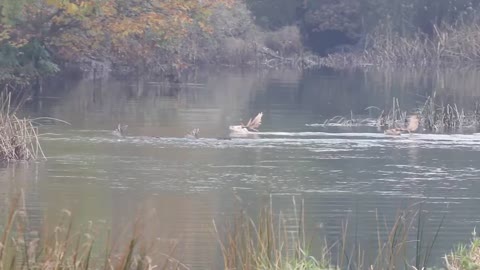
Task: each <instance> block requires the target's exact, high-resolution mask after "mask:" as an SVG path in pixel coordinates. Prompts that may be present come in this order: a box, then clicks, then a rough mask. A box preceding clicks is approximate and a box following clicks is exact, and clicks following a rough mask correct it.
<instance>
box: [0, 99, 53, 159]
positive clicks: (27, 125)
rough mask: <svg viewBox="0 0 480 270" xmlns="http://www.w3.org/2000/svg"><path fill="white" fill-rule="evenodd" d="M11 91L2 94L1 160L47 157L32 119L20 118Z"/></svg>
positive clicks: (0, 125) (0, 103) (0, 124)
mask: <svg viewBox="0 0 480 270" xmlns="http://www.w3.org/2000/svg"><path fill="white" fill-rule="evenodd" d="M11 101H12V96H11V93H8V94H5V93H2V94H0V161H7V162H8V161H16V160H36V159H45V154H44V153H43V150H42V147H41V146H40V142H39V139H38V130H37V128H36V127H34V125H33V124H32V120H30V119H27V118H22V119H20V118H18V117H17V116H16V112H17V110H18V108H19V106H20V105H19V106H17V107H16V108H12V107H11V104H12V102H11Z"/></svg>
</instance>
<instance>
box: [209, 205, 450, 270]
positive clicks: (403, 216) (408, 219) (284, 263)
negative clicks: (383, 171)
mask: <svg viewBox="0 0 480 270" xmlns="http://www.w3.org/2000/svg"><path fill="white" fill-rule="evenodd" d="M294 204H295V202H294ZM294 207H295V206H294ZM301 209H302V210H301V211H302V213H301V214H300V215H299V216H297V217H294V218H295V220H296V224H295V226H293V225H292V224H291V222H290V223H289V221H291V219H288V218H286V217H285V216H284V215H282V214H278V215H275V214H274V213H273V211H272V207H271V205H270V206H267V207H265V208H263V210H262V211H261V212H260V214H259V216H258V217H257V218H249V217H248V216H247V215H246V214H245V213H244V212H243V211H242V212H240V213H239V214H237V215H236V216H235V218H234V222H232V223H229V224H227V225H226V226H225V228H223V230H222V229H220V228H218V226H217V224H216V223H214V225H215V231H216V232H217V237H218V241H219V244H220V247H221V252H222V255H223V262H224V268H225V269H279V270H280V269H355V270H363V269H365V270H367V269H369V270H393V269H427V268H428V267H431V265H432V262H431V252H432V250H433V247H434V245H435V243H436V241H437V239H438V237H439V235H440V230H441V228H442V226H443V222H444V218H445V216H444V217H443V218H442V219H441V221H440V222H439V224H438V226H437V228H436V229H435V230H434V231H433V232H431V231H428V232H427V231H426V229H425V222H426V217H425V214H424V213H423V212H422V209H421V207H420V208H419V209H416V208H414V207H412V208H409V209H406V210H404V211H399V212H398V214H397V217H396V218H395V220H394V222H393V223H392V224H391V225H388V224H387V222H386V221H383V222H382V221H381V220H380V217H378V215H377V222H378V225H377V226H378V234H377V241H378V242H377V250H376V251H372V250H367V249H364V248H362V247H361V246H360V245H359V244H358V243H351V239H349V235H351V234H350V232H349V228H348V227H349V226H348V222H344V223H343V224H342V234H341V236H340V239H338V240H336V241H334V242H333V243H327V241H326V240H325V241H324V242H325V244H324V245H323V248H322V249H321V250H320V251H317V252H316V253H311V252H312V251H311V250H310V249H309V243H311V241H309V239H308V238H307V236H306V230H305V228H304V218H303V217H304V213H303V204H302V208H301ZM383 230H386V231H387V235H386V236H382V233H380V232H381V231H383ZM427 235H428V236H427ZM367 251H368V253H369V254H375V256H374V259H373V261H369V262H367V261H366V260H365V254H366V253H367Z"/></svg>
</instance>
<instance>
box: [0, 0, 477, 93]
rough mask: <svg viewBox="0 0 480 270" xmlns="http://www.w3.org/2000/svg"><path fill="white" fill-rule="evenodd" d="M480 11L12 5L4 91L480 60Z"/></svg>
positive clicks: (2, 49)
mask: <svg viewBox="0 0 480 270" xmlns="http://www.w3.org/2000/svg"><path fill="white" fill-rule="evenodd" d="M478 8H479V7H478V3H477V2H476V1H467V0H455V1H450V0H438V1H434V2H432V1H426V0H395V1H384V0H366V1H359V0H354V1H346V0H341V1H333V2H332V1H295V2H293V1H284V0H279V1H268V0H266V1H256V2H255V1H249V0H246V1H243V0H221V1H212V0H205V1H196V0H188V1H178V0H168V1H156V0H154V1H121V0H80V1H63V0H39V1H33V0H15V1H14V0H3V1H0V21H1V26H0V86H1V89H2V90H3V89H9V90H11V89H18V88H22V87H33V88H41V86H42V81H43V79H44V78H45V77H46V76H49V75H52V74H56V73H57V72H58V71H60V70H67V69H68V70H72V71H73V72H77V73H83V72H86V71H87V72H93V73H95V75H100V76H101V75H102V74H105V73H108V72H115V73H120V74H130V75H135V76H143V75H148V74H152V73H153V74H164V75H166V76H174V77H178V73H179V72H181V71H182V70H184V69H186V68H188V67H192V66H201V65H216V66H219V65H227V66H257V67H267V68H279V67H284V66H290V67H295V68H312V67H318V66H329V67H335V68H351V67H365V66H372V65H373V66H408V67H412V66H439V65H464V64H465V63H471V64H474V63H476V62H478V60H479V58H480V49H479V47H478V46H477V44H479V42H478V39H479V38H478V36H479V35H478V32H479V31H478V30H479V22H478V16H477V10H478ZM320 55H321V56H320Z"/></svg>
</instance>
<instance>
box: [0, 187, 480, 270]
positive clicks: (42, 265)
mask: <svg viewBox="0 0 480 270" xmlns="http://www.w3.org/2000/svg"><path fill="white" fill-rule="evenodd" d="M293 204H294V209H298V210H294V211H293V213H290V215H293V216H288V215H284V214H282V213H274V212H273V211H272V208H271V206H269V205H267V206H265V207H263V208H262V209H261V210H260V212H259V213H258V215H255V216H250V215H248V214H246V213H245V211H244V210H243V209H241V208H239V209H237V210H235V212H234V213H232V216H231V217H228V218H227V219H226V220H224V221H221V222H220V221H218V220H214V221H213V223H212V226H211V232H212V238H211V240H212V243H213V242H216V243H217V247H218V250H219V252H220V253H219V254H218V256H220V258H222V261H223V267H222V268H221V269H272V270H273V269H275V270H277V269H278V270H280V269H282V270H283V269H285V270H286V269H289V270H293V269H295V270H296V269H298V270H300V269H304V270H309V269H311V270H327V269H328V270H329V269H332V270H333V269H355V270H361V269H370V270H376V269H378V270H380V269H392V270H393V269H412V270H413V269H447V270H460V269H464V270H469V269H478V268H479V267H480V260H479V259H478V258H479V257H480V248H479V247H480V240H479V239H478V238H477V236H476V234H474V235H473V238H472V242H471V243H469V244H461V245H457V246H452V247H451V248H452V251H451V252H450V253H448V254H445V256H444V257H443V258H441V259H442V260H443V264H442V265H434V264H433V263H432V262H431V261H432V259H440V258H432V257H431V251H432V249H433V248H434V247H435V244H436V239H437V238H438V237H439V236H441V235H442V234H443V233H445V232H444V231H442V225H443V222H444V218H445V216H444V218H443V219H441V220H440V221H439V223H438V224H436V225H435V226H436V229H435V231H434V232H430V233H433V235H432V234H430V236H428V234H427V231H426V229H425V224H426V222H427V220H428V218H427V217H426V215H425V213H424V211H422V209H421V206H420V207H418V205H417V206H415V207H410V208H408V209H405V210H402V211H399V212H398V214H397V217H396V218H395V220H394V223H392V224H391V225H390V226H389V227H388V228H387V227H386V228H385V229H387V231H386V235H385V236H383V235H381V234H380V232H379V234H378V249H377V250H375V251H372V250H367V249H364V248H361V247H360V246H359V245H357V244H355V243H354V244H352V243H350V242H349V241H348V240H347V233H348V231H349V230H350V229H349V224H348V222H347V221H345V222H344V223H342V226H341V228H340V229H341V231H342V235H341V236H340V238H339V239H338V240H337V241H336V242H334V243H327V242H326V241H324V240H321V239H320V240H321V241H322V242H324V243H325V244H324V245H323V246H322V248H320V249H317V250H312V249H311V243H312V236H309V235H308V233H307V232H306V231H305V216H304V215H305V214H304V212H303V211H304V210H303V209H304V206H303V202H302V203H301V204H300V205H296V203H295V200H293ZM297 206H298V207H297ZM143 210H145V209H143ZM1 213H2V214H1V215H0V216H1V222H0V267H1V269H138V270H140V269H146V270H147V269H148V270H151V269H191V268H190V267H189V266H188V265H186V264H184V263H183V262H182V259H181V258H182V254H181V251H179V249H178V245H179V244H181V243H178V242H169V243H167V244H164V243H163V244H162V243H160V242H159V239H152V238H151V237H150V236H149V235H147V233H146V231H147V229H146V228H147V227H149V226H153V227H155V225H154V222H153V218H154V210H153V209H150V210H148V211H145V212H143V214H141V215H139V216H138V217H137V218H135V219H132V220H131V222H130V223H129V224H127V226H125V227H124V229H123V230H120V231H112V228H109V226H108V224H97V223H93V222H90V223H87V224H77V223H76V222H74V220H75V213H71V212H70V211H68V210H63V211H61V212H60V213H59V214H58V218H57V221H56V222H54V223H50V224H46V223H45V221H42V223H41V224H42V225H41V226H43V227H42V228H41V229H39V231H32V228H31V225H30V224H29V219H28V209H27V208H26V206H25V198H24V195H23V193H22V192H20V193H18V194H16V195H12V196H11V199H10V200H9V203H8V206H7V207H6V208H5V209H1ZM292 218H293V220H294V223H295V224H294V223H292ZM377 219H378V224H379V225H378V226H384V225H381V223H383V222H384V221H380V220H381V218H380V217H377ZM412 237H413V238H412ZM317 240H319V239H317ZM367 251H368V252H370V253H372V252H373V253H374V254H375V260H374V261H373V262H372V263H367V262H366V259H365V254H366V252H367Z"/></svg>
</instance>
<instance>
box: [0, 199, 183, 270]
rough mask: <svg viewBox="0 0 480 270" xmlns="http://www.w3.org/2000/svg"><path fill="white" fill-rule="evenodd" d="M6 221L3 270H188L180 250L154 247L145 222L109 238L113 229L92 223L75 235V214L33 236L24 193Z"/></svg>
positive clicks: (0, 250) (1, 238) (0, 255)
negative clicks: (177, 255)
mask: <svg viewBox="0 0 480 270" xmlns="http://www.w3.org/2000/svg"><path fill="white" fill-rule="evenodd" d="M4 220H5V224H4V225H3V226H2V227H1V229H0V269H2V270H13V269H65V270H68V269H72V270H74V269H75V270H77V269H104V270H106V269H114V270H120V269H122V270H127V269H137V270H152V269H154V268H159V269H188V267H187V266H186V265H184V264H182V263H181V262H180V261H178V260H176V259H175V258H173V256H172V255H173V253H174V252H175V248H176V246H175V245H173V244H172V246H171V248H169V249H168V250H167V252H162V251H161V250H160V249H159V248H158V246H157V245H156V244H155V242H151V241H148V238H147V237H145V235H144V232H143V229H142V227H143V224H142V223H144V222H146V220H145V218H144V217H142V218H139V219H136V220H135V221H134V222H133V225H132V226H129V229H128V230H125V231H123V232H122V233H120V234H118V235H114V236H113V237H110V233H108V232H106V231H108V229H102V228H101V226H97V224H94V223H92V222H91V223H89V224H88V226H86V228H79V229H75V228H76V227H77V226H76V225H75V224H74V223H73V214H72V213H71V212H70V211H68V210H63V211H62V213H61V215H60V218H59V220H58V221H57V222H56V223H55V224H54V225H55V226H53V229H52V230H50V227H47V226H45V227H44V229H43V230H42V231H41V232H40V233H39V232H35V231H30V230H29V227H30V226H29V222H28V221H29V220H28V211H27V209H26V208H25V202H24V196H23V193H19V194H16V195H14V196H13V197H12V199H11V200H10V201H9V206H8V209H7V211H6V213H4ZM74 225H75V226H74ZM105 235H108V236H107V237H106V240H105V239H104V238H105ZM112 239H115V240H112ZM154 241H157V239H155V240H154ZM102 243H103V244H102ZM102 246H103V247H102Z"/></svg>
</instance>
